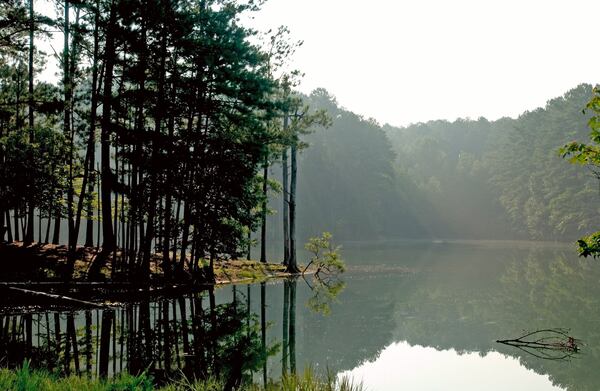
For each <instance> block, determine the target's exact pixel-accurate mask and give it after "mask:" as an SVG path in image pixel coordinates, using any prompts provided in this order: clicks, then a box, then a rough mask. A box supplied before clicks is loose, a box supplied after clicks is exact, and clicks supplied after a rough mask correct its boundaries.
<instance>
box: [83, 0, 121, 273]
mask: <svg viewBox="0 0 600 391" xmlns="http://www.w3.org/2000/svg"><path fill="white" fill-rule="evenodd" d="M116 19H117V15H116V5H115V3H114V0H113V1H112V2H111V7H110V17H109V21H108V26H107V30H106V37H105V41H106V45H105V50H104V89H103V96H102V120H101V124H102V131H101V137H100V143H101V148H102V149H101V156H100V157H101V165H102V168H101V176H102V185H101V193H102V236H103V243H102V251H101V252H100V254H98V256H96V258H94V262H93V263H92V265H91V266H90V269H89V272H88V277H89V278H92V279H95V278H98V276H99V275H100V271H101V269H102V267H103V266H104V265H105V264H106V261H107V259H108V256H109V255H110V254H111V253H112V252H113V250H114V249H115V247H116V243H115V235H114V231H113V227H112V215H111V202H110V201H111V193H112V187H113V186H112V181H113V179H112V175H113V174H112V171H111V168H110V133H111V126H112V123H111V117H112V115H111V114H112V85H113V76H114V75H113V70H114V65H115V39H116V37H115V35H116Z"/></svg>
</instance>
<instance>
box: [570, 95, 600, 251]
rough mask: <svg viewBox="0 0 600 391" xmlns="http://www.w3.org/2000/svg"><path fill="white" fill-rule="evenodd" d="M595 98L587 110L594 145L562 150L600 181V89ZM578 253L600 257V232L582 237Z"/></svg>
mask: <svg viewBox="0 0 600 391" xmlns="http://www.w3.org/2000/svg"><path fill="white" fill-rule="evenodd" d="M592 93H593V96H592V98H591V99H590V100H589V101H588V103H587V105H586V109H587V110H589V111H591V112H592V116H591V117H590V119H589V120H588V127H589V128H590V135H589V139H590V141H591V142H592V144H585V143H579V142H576V141H573V142H571V143H568V144H566V145H565V146H563V147H562V148H561V149H560V154H561V155H562V157H563V158H567V157H568V158H569V162H570V163H573V164H579V165H584V166H588V167H591V168H592V171H593V172H594V174H595V176H596V178H597V179H598V180H600V171H598V167H600V88H599V87H598V86H596V87H594V89H593V90H592ZM577 245H578V252H579V255H580V256H582V257H588V256H592V257H594V258H597V257H599V256H600V232H595V233H593V234H591V235H587V236H584V237H582V238H581V239H579V240H578V241H577Z"/></svg>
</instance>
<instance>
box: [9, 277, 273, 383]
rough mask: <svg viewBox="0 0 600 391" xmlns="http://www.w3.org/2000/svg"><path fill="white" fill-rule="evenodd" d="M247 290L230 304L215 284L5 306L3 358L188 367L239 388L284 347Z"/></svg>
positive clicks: (157, 371) (164, 370) (151, 368)
mask: <svg viewBox="0 0 600 391" xmlns="http://www.w3.org/2000/svg"><path fill="white" fill-rule="evenodd" d="M234 289H235V288H234ZM240 295H243V294H241V293H238V292H234V299H233V301H231V302H229V303H223V304H217V303H216V301H215V296H214V292H213V291H212V290H209V291H207V292H201V293H194V294H189V295H187V296H180V297H177V298H163V299H161V300H158V301H153V302H150V301H145V302H141V303H136V304H128V305H125V306H123V307H119V308H115V309H106V310H96V311H94V312H92V311H90V310H85V311H71V312H53V313H52V312H45V313H25V314H23V313H18V314H3V315H0V365H2V366H5V367H12V368H14V367H18V366H20V365H22V363H23V361H24V360H25V359H28V360H30V361H31V366H32V367H36V368H45V369H48V370H50V371H52V372H54V373H58V374H65V375H66V374H71V373H75V374H85V375H87V376H91V377H93V376H113V375H115V374H117V373H119V372H121V371H127V372H129V373H132V374H139V373H141V372H143V371H147V372H148V373H150V374H152V375H153V376H154V377H155V379H156V380H157V382H159V383H160V382H162V381H165V380H167V379H172V378H176V377H177V376H179V375H180V374H181V373H183V374H185V375H186V376H187V377H188V378H189V379H206V378H209V377H219V378H222V379H225V381H226V388H227V389H234V388H236V387H238V386H239V385H240V384H241V383H242V382H243V381H245V380H250V377H251V376H252V372H256V371H258V370H259V369H262V368H264V366H265V365H266V359H267V357H268V356H270V355H274V354H275V353H276V352H277V348H278V346H276V345H275V346H267V345H266V344H265V338H264V333H265V328H266V326H267V325H266V323H265V322H264V321H261V322H259V320H258V319H257V317H256V315H254V314H253V313H252V312H251V311H250V310H249V307H250V295H249V294H248V295H247V297H246V300H238V296H240ZM262 296H263V297H262V299H263V300H262V303H261V304H262V306H264V305H265V298H264V293H263V295H262ZM261 329H262V330H261Z"/></svg>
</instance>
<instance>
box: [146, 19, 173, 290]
mask: <svg viewBox="0 0 600 391" xmlns="http://www.w3.org/2000/svg"><path fill="white" fill-rule="evenodd" d="M166 56H167V32H166V29H165V27H164V26H163V31H162V39H161V58H160V67H159V74H158V91H157V99H156V107H155V115H154V135H155V137H154V139H153V140H152V156H151V157H150V159H151V163H150V170H151V171H150V178H151V179H150V183H151V185H150V186H151V188H150V202H149V206H148V223H147V226H146V237H145V241H144V249H143V262H142V265H141V271H142V273H143V275H142V277H143V278H147V277H148V276H149V273H150V257H151V255H152V252H153V251H152V240H153V239H154V224H155V221H154V219H155V217H156V203H157V200H158V198H159V197H158V189H157V187H158V172H157V171H158V163H157V161H158V154H159V144H158V143H159V136H160V133H161V127H162V120H163V117H164V115H163V114H164V113H163V110H164V108H163V106H164V90H165V87H164V85H165V63H166Z"/></svg>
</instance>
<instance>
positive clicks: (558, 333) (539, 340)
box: [496, 329, 581, 360]
mask: <svg viewBox="0 0 600 391" xmlns="http://www.w3.org/2000/svg"><path fill="white" fill-rule="evenodd" d="M568 331H569V330H568V329H543V330H535V331H532V332H528V333H526V334H524V335H522V336H520V337H519V338H515V339H502V340H496V342H497V343H501V344H504V345H509V346H514V347H516V348H518V349H520V350H522V351H524V352H526V353H529V354H531V355H533V356H535V357H538V358H542V359H545V360H565V359H569V358H571V357H573V356H574V355H575V354H577V353H579V346H580V345H581V341H580V340H578V339H575V338H573V337H572V336H570V335H569V334H567V333H568Z"/></svg>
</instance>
